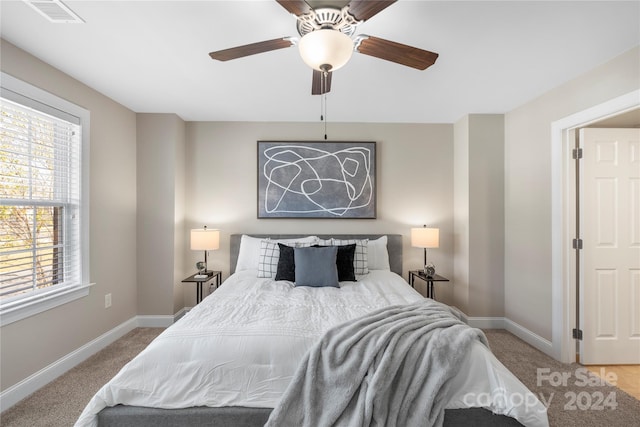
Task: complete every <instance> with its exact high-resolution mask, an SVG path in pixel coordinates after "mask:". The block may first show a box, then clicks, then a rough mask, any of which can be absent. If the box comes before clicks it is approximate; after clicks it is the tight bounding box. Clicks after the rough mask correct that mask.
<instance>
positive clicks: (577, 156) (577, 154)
mask: <svg viewBox="0 0 640 427" xmlns="http://www.w3.org/2000/svg"><path fill="white" fill-rule="evenodd" d="M572 156H573V158H574V159H581V158H582V148H574V149H573V154H572Z"/></svg>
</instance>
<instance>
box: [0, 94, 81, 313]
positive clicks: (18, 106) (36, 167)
mask: <svg viewBox="0 0 640 427" xmlns="http://www.w3.org/2000/svg"><path fill="white" fill-rule="evenodd" d="M0 125H1V127H0V180H1V181H0V182H1V186H0V310H1V312H2V314H3V315H4V314H5V313H6V312H10V311H13V310H16V309H20V308H22V307H24V306H29V305H33V304H37V303H38V302H40V301H42V300H44V299H47V298H50V297H52V296H56V295H59V294H65V293H68V292H70V291H73V290H74V289H76V288H78V287H79V286H82V285H83V271H82V270H83V252H82V251H83V247H82V245H83V242H84V240H83V236H82V233H83V224H82V218H83V215H82V209H83V203H82V170H83V169H82V164H81V162H82V137H81V133H82V127H81V120H80V119H79V118H78V117H75V116H73V115H71V114H68V113H66V112H64V111H61V110H58V109H56V108H54V107H51V106H50V105H46V104H42V103H40V102H38V101H35V100H34V99H32V98H28V97H24V96H22V95H20V94H18V93H15V92H13V91H10V90H7V89H6V88H4V87H3V88H2V92H1V95H0ZM3 323H5V322H3Z"/></svg>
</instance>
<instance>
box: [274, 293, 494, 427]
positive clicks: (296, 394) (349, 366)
mask: <svg viewBox="0 0 640 427" xmlns="http://www.w3.org/2000/svg"><path fill="white" fill-rule="evenodd" d="M476 339H479V340H480V341H481V342H482V343H483V344H485V345H487V346H488V342H487V340H486V337H485V336H484V333H483V332H482V331H481V330H479V329H474V328H471V327H469V326H467V325H466V324H464V323H463V322H462V321H460V320H459V319H458V318H457V317H455V316H454V315H453V312H452V311H451V309H450V308H449V307H447V306H446V305H444V304H440V303H438V302H435V301H433V300H424V301H420V302H418V303H413V304H408V305H396V306H391V307H386V308H383V309H380V310H377V311H374V312H372V313H370V314H368V315H366V316H363V317H361V318H359V319H355V320H352V321H350V322H347V323H345V324H342V325H338V326H336V327H333V328H332V329H330V330H328V331H327V332H326V334H325V335H324V336H323V338H322V339H321V340H320V341H319V342H318V343H317V344H315V345H314V347H312V348H311V349H310V350H309V353H308V354H307V356H306V357H305V359H304V360H303V361H302V363H301V365H300V366H299V367H298V370H297V371H296V373H295V375H294V377H293V379H292V381H291V383H290V384H289V386H288V388H287V389H286V391H285V393H284V395H283V397H282V399H281V400H280V402H279V404H278V406H277V407H276V408H275V409H274V410H273V412H272V413H271V416H270V417H269V420H268V422H267V424H266V425H265V426H267V427H289V426H291V427H293V426H296V427H298V426H300V427H302V426H309V427H324V426H385V427H393V426H399V427H411V426H441V425H442V424H443V421H444V408H445V405H446V403H447V400H448V395H449V394H448V384H449V380H450V379H451V378H452V377H453V376H454V375H455V373H456V371H457V370H458V369H459V367H460V364H461V362H462V360H463V358H464V356H465V354H466V352H467V350H468V347H469V346H470V345H471V343H472V342H473V341H474V340H476Z"/></svg>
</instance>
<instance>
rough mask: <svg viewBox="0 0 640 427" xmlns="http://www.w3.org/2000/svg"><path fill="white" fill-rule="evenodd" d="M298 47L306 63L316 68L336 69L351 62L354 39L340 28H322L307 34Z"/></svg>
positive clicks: (323, 69)
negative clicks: (339, 29)
mask: <svg viewBox="0 0 640 427" xmlns="http://www.w3.org/2000/svg"><path fill="white" fill-rule="evenodd" d="M298 49H300V56H301V57H302V60H303V61H304V62H305V64H307V65H308V66H309V67H311V68H313V69H314V70H318V71H335V70H337V69H339V68H341V67H342V66H344V65H345V64H346V63H347V62H349V59H350V58H351V55H352V54H353V40H351V38H350V37H349V36H347V35H346V34H343V33H341V32H340V31H338V30H333V29H321V30H316V31H312V32H310V33H307V34H305V35H304V36H303V37H302V39H300V41H299V42H298Z"/></svg>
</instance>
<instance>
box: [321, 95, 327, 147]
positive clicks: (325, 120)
mask: <svg viewBox="0 0 640 427" xmlns="http://www.w3.org/2000/svg"><path fill="white" fill-rule="evenodd" d="M322 96H324V139H325V140H326V139H327V93H326V92H325V93H324V95H322Z"/></svg>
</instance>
